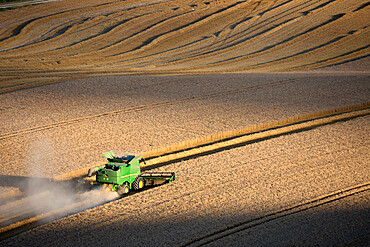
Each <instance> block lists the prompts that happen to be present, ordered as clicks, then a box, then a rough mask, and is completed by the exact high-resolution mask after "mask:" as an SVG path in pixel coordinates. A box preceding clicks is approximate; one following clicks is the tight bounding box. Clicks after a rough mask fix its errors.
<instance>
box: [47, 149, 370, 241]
mask: <svg viewBox="0 0 370 247" xmlns="http://www.w3.org/2000/svg"><path fill="white" fill-rule="evenodd" d="M308 148H309V147H308ZM363 148H364V146H359V147H356V148H353V147H351V148H345V149H342V150H339V151H338V152H336V154H339V153H342V152H348V150H360V149H363ZM329 155H332V154H331V153H328V154H326V155H320V156H318V157H313V158H312V157H311V158H308V159H309V160H316V159H322V158H325V157H326V156H329ZM304 163H306V161H301V162H298V163H294V164H290V165H289V168H291V167H292V166H297V165H301V164H304ZM244 165H245V164H244V163H242V164H240V165H239V166H244ZM286 168H287V167H286V166H279V167H277V169H274V171H278V170H282V169H286ZM236 169H237V167H233V168H232V170H236ZM218 173H222V174H224V173H225V172H224V171H223V169H220V170H218ZM201 178H202V176H201V175H200V178H199V179H201ZM199 179H198V180H199ZM234 182H235V181H233V180H228V181H225V182H223V183H216V184H215V183H214V182H212V181H208V183H202V184H201V185H199V186H198V187H196V190H194V191H189V190H187V189H185V191H184V192H183V193H181V194H180V195H177V196H176V197H173V198H168V199H163V200H162V201H161V202H157V203H154V204H151V205H149V206H146V207H142V208H141V209H142V210H143V209H149V208H153V207H156V206H159V205H161V204H165V203H169V202H173V201H177V200H179V199H183V198H186V197H192V198H194V196H196V195H199V194H202V193H207V191H218V189H219V188H221V187H223V188H224V187H227V186H228V185H230V184H232V183H234ZM361 186H363V185H361ZM366 186H367V189H370V183H366ZM355 187H358V186H353V187H350V188H355ZM190 188H194V187H191V185H190ZM347 189H348V188H347ZM347 189H343V190H339V191H345V190H347ZM331 194H335V192H333V193H330V194H327V195H324V196H322V197H324V198H325V197H330V195H331ZM316 200H317V199H313V200H310V201H316ZM310 201H309V202H310ZM303 204H306V203H303ZM300 205H301V204H298V205H296V206H293V207H287V208H285V209H281V210H279V211H283V212H284V211H290V209H291V208H297V207H299V206H300ZM279 211H278V212H279ZM274 213H276V212H272V213H269V214H265V215H263V216H261V217H259V218H264V217H265V216H268V215H270V214H272V215H273V214H274ZM125 217H127V214H124V215H116V216H114V217H109V218H107V219H106V220H104V221H102V222H100V223H98V224H94V225H90V226H87V227H83V228H81V229H79V230H76V231H75V232H74V233H73V234H66V235H65V236H64V237H61V238H59V239H58V240H55V241H53V242H52V243H49V244H47V245H45V246H55V245H56V244H60V243H61V242H64V241H66V240H68V239H72V238H75V237H76V236H81V235H82V234H86V233H88V232H93V231H94V230H97V229H99V228H101V227H104V226H106V225H109V224H112V223H114V222H117V221H122V219H123V218H125ZM248 221H250V220H248ZM183 246H186V244H185V245H183Z"/></svg>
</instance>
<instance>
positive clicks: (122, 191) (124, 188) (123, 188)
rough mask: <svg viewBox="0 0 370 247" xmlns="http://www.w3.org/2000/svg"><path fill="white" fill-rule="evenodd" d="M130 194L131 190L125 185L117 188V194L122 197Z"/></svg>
mask: <svg viewBox="0 0 370 247" xmlns="http://www.w3.org/2000/svg"><path fill="white" fill-rule="evenodd" d="M128 192H130V188H129V187H128V185H127V184H123V185H121V186H118V187H117V193H118V194H119V195H120V196H123V195H127V194H128Z"/></svg>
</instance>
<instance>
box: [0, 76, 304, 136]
mask: <svg viewBox="0 0 370 247" xmlns="http://www.w3.org/2000/svg"><path fill="white" fill-rule="evenodd" d="M297 80H298V79H286V80H279V81H274V82H268V83H264V84H260V85H254V86H246V87H241V88H238V89H233V90H226V91H221V92H216V93H211V94H204V95H199V96H193V97H188V98H183V99H178V100H172V101H162V102H158V103H153V104H148V105H140V106H134V107H130V108H125V109H121V110H116V111H110V112H104V113H100V114H96V115H91V116H87V117H81V118H76V119H71V120H66V121H61V122H57V123H52V124H46V125H41V126H36V127H33V128H29V129H23V130H19V131H15V132H12V133H6V134H2V135H0V140H4V139H7V138H10V137H15V136H19V135H24V134H28V133H33V132H37V131H43V130H47V129H51V128H57V127H61V126H66V125H70V124H75V123H79V122H81V121H86V120H90V119H94V118H100V117H107V116H114V115H118V114H123V113H130V112H137V111H143V110H147V109H153V108H157V107H163V106H167V105H174V104H179V103H183V102H188V101H193V100H202V99H207V98H214V97H219V96H222V95H229V94H236V93H241V92H244V91H248V90H258V89H261V88H265V87H271V86H279V85H284V84H289V83H294V82H296V81H297Z"/></svg>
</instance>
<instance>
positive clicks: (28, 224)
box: [0, 143, 368, 244]
mask: <svg viewBox="0 0 370 247" xmlns="http://www.w3.org/2000/svg"><path fill="white" fill-rule="evenodd" d="M358 144H359V145H356V147H353V146H348V147H344V148H341V149H340V150H336V151H335V152H334V153H333V152H327V153H325V152H324V153H322V154H319V155H316V156H310V157H308V158H306V159H304V160H299V161H297V162H294V163H293V164H289V165H286V166H277V167H276V168H275V169H274V171H278V170H283V169H288V168H289V169H290V168H292V167H293V166H299V165H302V164H306V163H307V160H310V161H312V160H320V159H323V158H326V157H327V156H332V155H333V154H335V155H338V154H340V153H348V152H349V151H351V152H353V150H361V149H364V148H368V145H367V144H361V143H358ZM325 145H327V143H326V144H325ZM316 146H322V145H311V146H309V147H305V148H304V149H311V148H312V147H316ZM304 149H303V150H304ZM283 155H284V154H283ZM278 156H281V155H278ZM276 157H277V155H272V156H271V155H270V157H267V158H266V157H264V158H262V159H261V158H260V159H256V160H254V162H258V161H260V160H265V159H271V158H276ZM243 165H245V164H238V165H237V166H234V167H233V168H232V170H235V169H237V168H238V167H240V166H243ZM218 172H221V173H224V171H223V170H222V169H220V170H219V171H218ZM70 179H71V178H70ZM233 182H234V181H233V180H229V181H227V182H225V183H222V184H219V185H216V187H217V186H221V187H224V186H225V185H228V184H231V183H233ZM211 184H213V183H212V182H211ZM209 189H212V190H214V189H215V188H214V186H209V184H208V185H207V184H202V186H201V187H197V190H196V191H194V192H189V191H188V190H185V191H186V192H184V193H183V194H181V195H178V196H176V198H173V199H168V200H166V201H163V202H160V203H157V204H155V205H160V204H163V203H166V202H168V201H170V200H174V199H175V200H177V199H179V198H184V197H187V196H194V195H195V194H199V193H204V192H205V191H206V190H209ZM21 200H23V199H21ZM84 205H86V202H85V201H82V202H78V203H77V204H73V205H68V206H67V207H66V208H60V209H58V210H56V211H55V210H54V211H50V212H49V211H48V212H46V213H45V214H42V215H36V216H34V217H31V218H27V214H26V215H25V214H15V215H13V216H14V217H7V218H4V217H3V220H4V221H5V222H11V223H12V224H11V225H9V226H5V227H4V228H2V229H0V233H2V235H3V236H1V237H2V238H4V239H5V238H8V237H10V236H12V234H13V235H14V233H16V232H21V231H24V230H26V229H30V228H32V227H34V226H35V225H34V224H35V223H36V222H37V221H39V220H42V219H45V218H48V217H51V216H52V215H55V214H56V213H58V212H62V213H63V212H68V211H71V210H72V211H74V212H76V208H77V207H82V208H84ZM99 205H100V204H99ZM5 206H7V205H5ZM3 207H4V206H3ZM150 207H151V206H150ZM77 212H79V210H78V209H77ZM26 213H27V212H26ZM28 213H29V212H28ZM118 217H120V216H117V217H115V218H111V219H109V220H108V221H104V222H103V223H101V224H98V225H96V226H94V227H92V228H91V227H90V228H84V229H82V230H79V231H78V232H77V233H75V234H80V233H81V232H87V231H90V230H91V229H95V228H98V227H101V226H102V225H105V224H109V223H111V222H114V221H115V220H118ZM262 218H264V217H262ZM19 219H23V220H22V221H19V222H14V221H16V220H19ZM75 234H72V235H68V236H66V237H65V238H63V239H61V240H65V239H68V238H71V237H74V236H75ZM58 241H59V240H57V241H55V242H53V244H55V243H56V242H58Z"/></svg>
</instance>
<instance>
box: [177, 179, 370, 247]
mask: <svg viewBox="0 0 370 247" xmlns="http://www.w3.org/2000/svg"><path fill="white" fill-rule="evenodd" d="M369 190H370V183H365V184H359V185H356V186H353V187H349V188H346V189H342V190H338V191H336V192H333V193H330V194H327V195H324V196H321V197H318V198H315V199H313V200H309V201H307V202H304V203H301V204H297V205H295V206H292V207H288V208H284V209H282V210H278V211H275V212H271V213H269V214H265V215H263V216H261V217H258V218H254V219H251V220H246V221H241V222H238V223H236V224H233V225H230V226H225V228H223V229H219V230H217V231H214V232H212V233H209V234H207V235H203V236H200V237H198V238H196V239H193V240H192V241H189V242H187V243H185V244H182V245H181V246H182V247H185V246H203V245H206V244H210V243H212V242H215V241H217V240H219V239H222V238H224V237H227V236H230V235H232V234H235V233H238V232H241V231H247V230H249V229H251V228H253V227H256V226H259V225H263V224H266V223H269V222H270V221H273V220H277V219H280V218H283V217H287V216H290V215H294V214H298V213H301V212H304V211H307V210H309V209H313V208H316V207H319V206H323V205H326V204H329V203H332V202H335V201H339V200H341V199H344V198H346V197H350V196H354V195H357V194H360V193H363V192H366V191H369Z"/></svg>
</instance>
